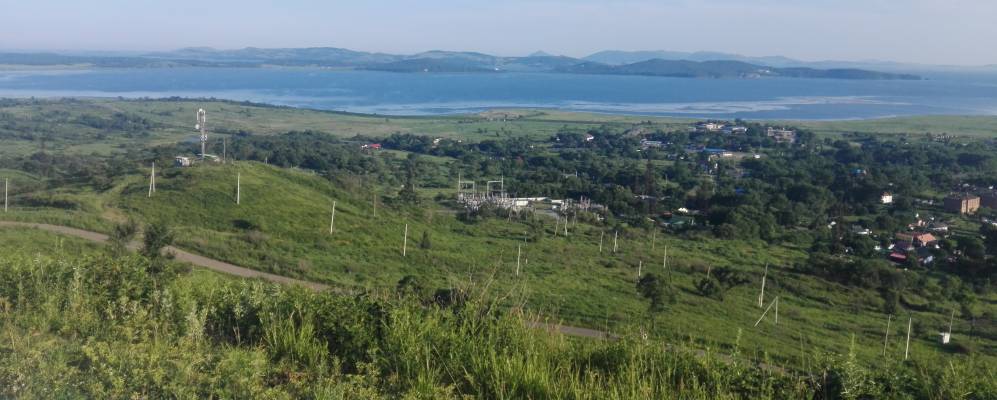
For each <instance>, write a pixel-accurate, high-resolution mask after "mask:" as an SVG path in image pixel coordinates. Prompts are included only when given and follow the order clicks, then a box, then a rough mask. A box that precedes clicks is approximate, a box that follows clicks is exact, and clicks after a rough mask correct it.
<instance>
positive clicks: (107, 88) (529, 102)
mask: <svg viewBox="0 0 997 400" xmlns="http://www.w3.org/2000/svg"><path fill="white" fill-rule="evenodd" d="M927 77H928V78H929V79H928V80H922V81H867V80H832V79H786V78H769V79H684V78H658V77H642V76H604V75H603V76H600V75H570V74H545V73H496V74H442V73H441V74H420V73H414V74H405V73H389V72H372V71H335V70H323V69H309V68H246V69H240V68H149V69H93V70H66V71H3V70H0V97H65V96H88V97H126V98H138V97H153V98H156V97H170V96H183V97H214V98H221V99H231V100H248V101H254V102H261V103H270V104H279V105H287V106H295V107H306V108H316V109H326V110H341V111H351V112H362V113H377V114H394V115H440V114H457V113H469V112H477V111H481V110H485V109H491V108H508V107H536V108H553V109H561V110H572V111H589V112H600V113H618V114H639V115H659V116H683V117H702V118H745V119H857V118H873V117H887V116H904V115H930V114H960V115H997V73H993V74H984V73H978V74H955V73H938V74H933V75H927Z"/></svg>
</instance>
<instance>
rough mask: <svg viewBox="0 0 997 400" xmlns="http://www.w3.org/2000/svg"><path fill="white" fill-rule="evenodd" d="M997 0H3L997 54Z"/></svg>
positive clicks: (824, 51)
mask: <svg viewBox="0 0 997 400" xmlns="http://www.w3.org/2000/svg"><path fill="white" fill-rule="evenodd" d="M995 17H997V1H995V0H741V1H736V0H657V1H653V0H604V1H596V0H574V1H571V0H362V1H338V0H327V1H320V0H283V1H277V0H272V1H262V0H238V1H237V0H208V1H205V0H198V1H192V0H169V1H150V0H16V1H15V0H0V49H2V50H63V51H64V50H111V51H153V50H170V49H176V48H181V47H191V46H208V47H215V48H225V49H228V48H242V47H247V46H254V47H316V46H330V47H343V48H349V49H354V50H364V51H379V52H388V53H405V54H410V53H416V52H420V51H425V50H434V49H439V50H461V51H480V52H484V53H490V54H496V55H509V56H512V55H526V54H528V53H532V52H534V51H537V50H544V51H546V52H549V53H554V54H563V55H568V56H575V57H579V56H585V55H588V54H591V53H594V52H596V51H600V50H607V49H614V50H672V51H722V52H730V53H737V54H742V55H748V56H770V55H781V56H787V57H791V58H796V59H800V60H805V61H820V60H848V61H866V60H885V61H899V62H915V63H923V64H950V65H984V64H997V51H995V50H994V48H993V44H994V41H995V39H997V23H995V22H994V19H995Z"/></svg>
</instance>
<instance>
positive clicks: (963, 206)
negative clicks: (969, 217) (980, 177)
mask: <svg viewBox="0 0 997 400" xmlns="http://www.w3.org/2000/svg"><path fill="white" fill-rule="evenodd" d="M944 204H945V211H948V212H952V213H957V214H972V213H975V212H977V211H978V210H979V209H980V196H975V195H971V194H960V195H952V196H949V197H946V198H945V203H944Z"/></svg>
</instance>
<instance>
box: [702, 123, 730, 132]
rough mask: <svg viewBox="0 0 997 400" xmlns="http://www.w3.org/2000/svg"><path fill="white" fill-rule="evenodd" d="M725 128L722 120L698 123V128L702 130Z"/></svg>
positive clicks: (715, 130) (709, 130)
mask: <svg viewBox="0 0 997 400" xmlns="http://www.w3.org/2000/svg"><path fill="white" fill-rule="evenodd" d="M723 128H724V124H723V123H722V122H713V121H707V122H700V123H697V124H696V130H698V131H702V132H718V131H720V130H721V129H723Z"/></svg>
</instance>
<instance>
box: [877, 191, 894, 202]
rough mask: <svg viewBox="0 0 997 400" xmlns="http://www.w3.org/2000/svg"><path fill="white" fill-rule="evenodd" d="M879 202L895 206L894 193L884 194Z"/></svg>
mask: <svg viewBox="0 0 997 400" xmlns="http://www.w3.org/2000/svg"><path fill="white" fill-rule="evenodd" d="M879 202H880V203H883V204H893V193H890V192H885V193H883V195H882V196H880V198H879Z"/></svg>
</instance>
